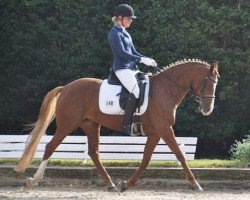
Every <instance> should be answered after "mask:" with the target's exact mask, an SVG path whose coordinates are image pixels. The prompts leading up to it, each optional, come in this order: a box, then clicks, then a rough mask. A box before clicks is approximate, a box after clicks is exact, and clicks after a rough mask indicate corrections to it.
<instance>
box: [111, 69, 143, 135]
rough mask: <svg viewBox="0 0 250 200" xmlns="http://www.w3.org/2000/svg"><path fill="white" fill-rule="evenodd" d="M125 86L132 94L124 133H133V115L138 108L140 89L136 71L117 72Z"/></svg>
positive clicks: (126, 112) (126, 111)
mask: <svg viewBox="0 0 250 200" xmlns="http://www.w3.org/2000/svg"><path fill="white" fill-rule="evenodd" d="M115 74H116V76H117V77H118V78H119V80H120V81H121V83H122V84H123V86H124V87H125V88H126V89H127V90H128V91H129V93H130V95H129V98H128V100H127V102H126V107H125V122H124V127H123V128H124V133H125V134H128V135H131V123H132V117H133V114H134V112H135V109H136V102H137V99H138V98H139V93H140V89H139V86H138V83H137V80H136V78H135V74H134V71H132V70H130V69H121V70H117V71H116V72H115Z"/></svg>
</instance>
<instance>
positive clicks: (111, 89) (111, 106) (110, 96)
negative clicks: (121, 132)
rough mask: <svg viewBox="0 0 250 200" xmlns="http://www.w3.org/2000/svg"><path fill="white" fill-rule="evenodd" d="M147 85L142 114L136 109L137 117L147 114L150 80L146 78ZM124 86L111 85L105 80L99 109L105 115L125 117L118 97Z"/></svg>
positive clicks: (100, 93) (141, 109)
mask: <svg viewBox="0 0 250 200" xmlns="http://www.w3.org/2000/svg"><path fill="white" fill-rule="evenodd" d="M146 80H147V84H146V88H145V95H144V102H143V105H142V106H141V107H140V112H138V109H136V112H135V114H136V115H142V114H143V113H145V111H146V110H147V107H148V93H149V78H148V76H146ZM121 89H122V86H120V85H110V84H108V80H107V79H105V80H104V81H103V82H102V84H101V87H100V91H99V108H100V110H101V111H102V112H103V113H105V114H110V115H124V113H125V112H124V110H123V109H122V108H121V107H120V104H119V98H120V95H117V94H119V93H120V92H121Z"/></svg>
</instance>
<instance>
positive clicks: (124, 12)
mask: <svg viewBox="0 0 250 200" xmlns="http://www.w3.org/2000/svg"><path fill="white" fill-rule="evenodd" d="M114 16H123V17H132V18H134V19H135V18H137V17H136V16H135V14H134V10H133V8H132V7H131V6H130V5H128V4H120V5H119V6H117V7H116V9H115V12H114Z"/></svg>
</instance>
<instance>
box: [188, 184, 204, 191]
mask: <svg viewBox="0 0 250 200" xmlns="http://www.w3.org/2000/svg"><path fill="white" fill-rule="evenodd" d="M191 189H192V190H195V191H197V192H203V189H202V187H201V186H200V184H199V183H196V184H195V185H191Z"/></svg>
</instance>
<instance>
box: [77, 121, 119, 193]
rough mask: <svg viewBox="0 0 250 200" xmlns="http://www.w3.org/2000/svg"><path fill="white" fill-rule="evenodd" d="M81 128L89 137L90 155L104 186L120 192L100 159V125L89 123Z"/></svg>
mask: <svg viewBox="0 0 250 200" xmlns="http://www.w3.org/2000/svg"><path fill="white" fill-rule="evenodd" d="M81 128H82V129H83V130H84V131H85V133H86V135H87V137H88V154H89V156H90V158H91V159H92V161H93V162H94V164H95V166H96V169H97V171H98V173H99V174H100V175H101V178H102V180H103V183H104V185H105V186H107V187H108V191H110V192H116V191H118V190H117V188H116V186H115V184H114V183H113V182H112V180H111V178H110V176H109V174H108V172H107V171H106V170H105V168H104V166H103V164H102V163H101V161H100V158H99V137H100V136H99V131H100V125H99V124H97V123H95V122H93V121H89V122H88V123H86V124H83V125H82V126H81Z"/></svg>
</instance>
